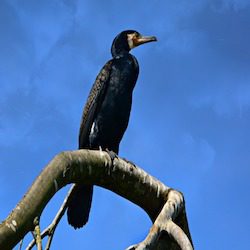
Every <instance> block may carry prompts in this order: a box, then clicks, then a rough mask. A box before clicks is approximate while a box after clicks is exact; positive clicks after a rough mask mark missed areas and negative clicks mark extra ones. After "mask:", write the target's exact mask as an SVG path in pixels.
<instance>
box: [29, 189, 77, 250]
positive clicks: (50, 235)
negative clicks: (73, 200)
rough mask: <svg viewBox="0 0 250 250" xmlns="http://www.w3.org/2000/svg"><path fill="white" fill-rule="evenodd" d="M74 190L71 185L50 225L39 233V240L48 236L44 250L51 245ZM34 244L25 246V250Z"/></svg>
mask: <svg viewBox="0 0 250 250" xmlns="http://www.w3.org/2000/svg"><path fill="white" fill-rule="evenodd" d="M73 189H74V185H72V187H71V188H70V190H69V192H68V194H67V195H66V197H65V199H64V201H63V203H62V205H61V207H60V209H59V210H58V212H57V214H56V216H55V218H54V219H53V221H52V222H51V224H50V225H49V226H48V227H47V228H46V229H44V230H43V232H42V233H41V238H42V239H43V238H44V237H46V236H48V241H47V245H46V247H45V250H48V249H49V248H50V245H51V243H52V240H53V237H54V234H55V230H56V227H57V225H58V224H59V222H60V220H61V218H62V217H63V215H64V213H65V212H66V209H67V205H68V199H69V197H70V194H71V192H72V191H73ZM35 244H36V241H35V240H34V239H33V240H32V241H31V242H30V243H29V245H28V246H27V248H26V250H31V249H32V248H33V247H34V246H35Z"/></svg>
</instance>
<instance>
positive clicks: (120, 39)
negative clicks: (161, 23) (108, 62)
mask: <svg viewBox="0 0 250 250" xmlns="http://www.w3.org/2000/svg"><path fill="white" fill-rule="evenodd" d="M153 41H157V39H156V37H155V36H142V35H141V34H140V33H139V32H137V31H135V30H125V31H122V32H121V33H120V34H118V35H117V36H116V37H115V39H114V41H113V43H112V47H111V53H112V56H113V57H115V56H117V55H120V54H122V53H128V52H129V51H130V50H131V49H133V48H135V47H137V46H139V45H141V44H144V43H149V42H153Z"/></svg>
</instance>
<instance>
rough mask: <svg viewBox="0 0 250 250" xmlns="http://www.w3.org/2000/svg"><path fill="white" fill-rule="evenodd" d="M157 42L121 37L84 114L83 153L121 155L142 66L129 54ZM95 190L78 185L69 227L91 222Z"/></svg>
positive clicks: (132, 33)
mask: <svg viewBox="0 0 250 250" xmlns="http://www.w3.org/2000/svg"><path fill="white" fill-rule="evenodd" d="M152 41H156V37H154V36H148V37H146V36H142V35H141V34H140V33H139V32H137V31H135V30H126V31H123V32H121V33H120V34H118V35H117V36H116V37H115V39H114V41H113V43H112V47H111V54H112V57H113V58H112V59H111V60H109V61H108V62H107V63H106V64H105V65H104V67H103V68H102V69H101V71H100V73H99V74H98V76H97V78H96V80H95V83H94V85H93V87H92V89H91V91H90V94H89V96H88V99H87V103H86V105H85V107H84V110H83V115H82V120H81V126H80V133H79V149H99V147H101V148H102V149H103V150H108V151H113V152H114V153H116V154H118V151H119V144H120V141H121V139H122V136H123V134H124V132H125V130H126V128H127V126H128V121H129V115H130V110H131V104H132V92H133V89H134V86H135V83H136V80H137V77H138V73H139V65H138V62H137V60H136V58H135V57H134V56H133V55H131V54H130V53H129V51H130V50H131V49H133V48H134V47H136V46H139V45H141V44H144V43H148V42H152ZM92 195H93V186H90V185H83V184H76V185H75V187H74V190H73V192H72V194H71V197H70V199H69V203H68V210H67V215H68V223H69V224H70V225H72V226H73V227H74V228H80V227H82V226H83V225H85V224H86V223H87V221H88V217H89V212H90V207H91V201H92Z"/></svg>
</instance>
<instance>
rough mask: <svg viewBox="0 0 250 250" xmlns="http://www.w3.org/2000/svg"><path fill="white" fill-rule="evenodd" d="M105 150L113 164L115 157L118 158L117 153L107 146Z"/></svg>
mask: <svg viewBox="0 0 250 250" xmlns="http://www.w3.org/2000/svg"><path fill="white" fill-rule="evenodd" d="M105 151H106V152H107V153H108V155H109V157H110V159H111V162H112V165H113V163H114V160H115V158H118V156H117V154H116V153H115V152H114V151H112V150H109V149H107V148H106V149H105Z"/></svg>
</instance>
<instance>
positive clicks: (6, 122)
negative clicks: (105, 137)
mask: <svg viewBox="0 0 250 250" xmlns="http://www.w3.org/2000/svg"><path fill="white" fill-rule="evenodd" d="M249 23H250V3H249V1H244V0H237V1H236V0H210V1H208V0H200V1H169V0H166V1H163V0H162V1H157V0H154V1H132V0H128V1H90V0H89V1H81V0H78V1H76V0H75V1H74V0H64V1H59V0H44V1H39V2H38V1H31V0H19V1H18V0H8V1H7V0H2V1H1V2H0V32H1V38H0V50H1V57H0V85H1V95H0V159H1V161H0V168H1V176H0V187H1V188H0V200H1V201H4V202H1V207H0V220H3V219H4V218H5V217H6V216H7V214H8V213H9V212H10V211H11V209H12V208H13V207H14V206H15V205H16V203H17V202H18V201H19V200H20V199H21V197H22V195H23V194H24V193H25V192H26V191H27V189H28V187H29V186H30V185H31V183H32V182H33V180H34V178H35V177H36V176H37V175H38V174H39V172H40V171H41V170H42V168H43V167H44V166H45V165H46V163H48V162H49V161H50V160H51V159H52V157H53V156H54V155H55V154H57V153H59V152H61V151H63V150H74V149H76V148H77V140H78V129H79V122H80V116H81V112H82V108H83V105H84V103H85V100H86V97H87V95H88V92H89V89H90V87H91V85H92V83H93V82H94V79H95V77H96V75H97V73H98V72H99V70H100V68H101V67H102V66H103V65H104V63H105V62H106V61H107V60H109V59H110V57H111V55H110V46H111V43H112V40H113V38H114V37H115V35H117V33H119V32H120V31H122V30H124V29H136V30H138V31H139V32H141V33H142V34H145V35H155V36H157V38H158V42H157V43H152V44H146V45H145V46H141V47H139V48H136V49H134V50H133V51H132V53H133V54H134V55H135V56H136V57H137V59H138V61H139V64H140V75H139V79H138V81H137V86H136V89H135V92H134V100H133V107H132V113H131V118H130V123H129V127H128V129H127V132H126V134H125V136H124V138H123V141H122V144H121V148H120V155H121V156H123V157H126V158H127V159H130V160H132V161H133V162H135V163H136V164H138V165H139V166H140V167H142V168H144V169H145V170H146V171H148V172H149V173H150V174H152V175H154V176H155V177H157V178H158V179H160V180H161V181H162V182H164V183H165V184H166V185H168V186H171V187H173V188H177V189H179V190H181V191H182V192H183V193H184V194H185V198H186V205H187V214H188V219H189V224H190V230H191V233H192V237H193V241H194V244H195V246H196V249H203V250H206V249H209V250H210V249H214V250H216V249H218V250H221V249H247V248H248V246H249V243H248V240H247V239H248V237H249V235H248V234H249V223H250V214H249V213H248V210H249V209H250V198H249V193H248V192H249V191H248V190H249V188H250V182H249V178H250V169H249V163H250V140H249V139H250V138H249V122H250V71H249V64H250V51H249V44H250V33H249V29H250V25H249ZM67 189H68V187H67V188H65V189H63V190H61V191H60V192H59V193H58V194H57V195H56V196H55V197H54V199H53V200H52V202H51V203H50V204H49V205H48V207H47V208H46V210H45V211H44V214H43V217H42V225H43V227H45V226H46V225H47V224H48V223H49V221H50V220H51V219H52V218H53V216H54V214H55V213H56V211H57V209H58V207H59V206H60V204H61V202H62V200H63V198H64V195H65V193H66V192H67ZM150 225H151V224H150V221H149V219H148V218H147V216H146V214H145V213H144V212H143V211H142V210H141V209H140V208H138V207H136V206H135V205H133V204H132V203H130V202H128V201H126V200H125V199H123V198H121V197H118V196H117V195H115V194H113V193H111V192H110V191H107V190H103V189H101V188H95V194H94V202H93V207H92V211H91V218H90V222H89V224H88V225H87V226H86V227H85V228H84V229H82V230H78V231H75V230H73V229H72V228H71V227H69V226H68V225H67V222H66V218H63V220H62V221H61V223H60V225H59V227H58V229H57V232H56V236H55V238H54V241H53V246H52V249H78V248H79V247H81V248H85V249H124V248H126V247H127V246H129V245H130V244H133V243H136V242H138V241H141V240H142V239H143V238H144V237H145V236H146V234H147V232H148V229H149V227H150ZM239 239H240V240H239ZM28 240H29V238H27V239H26V241H25V242H28Z"/></svg>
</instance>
